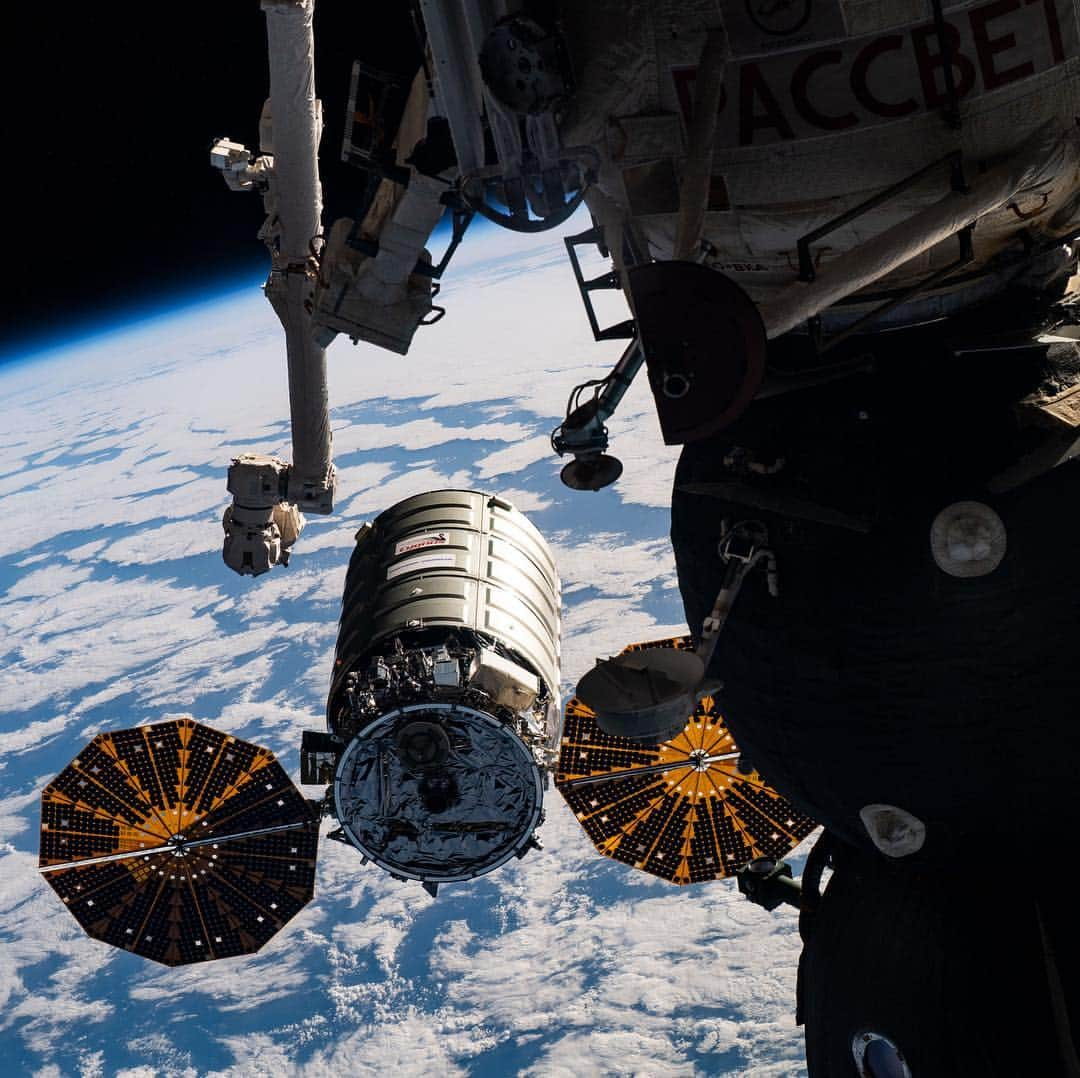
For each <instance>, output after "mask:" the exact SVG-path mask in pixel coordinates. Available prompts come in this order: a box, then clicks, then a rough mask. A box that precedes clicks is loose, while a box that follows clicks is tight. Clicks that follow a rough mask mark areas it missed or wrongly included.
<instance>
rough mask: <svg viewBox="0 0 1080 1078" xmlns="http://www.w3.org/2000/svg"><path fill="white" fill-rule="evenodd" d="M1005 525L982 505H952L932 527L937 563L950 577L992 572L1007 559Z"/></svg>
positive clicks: (935, 519)
mask: <svg viewBox="0 0 1080 1078" xmlns="http://www.w3.org/2000/svg"><path fill="white" fill-rule="evenodd" d="M1006 545H1007V542H1006V534H1005V523H1004V521H1003V520H1002V519H1001V517H999V516H998V515H997V513H996V512H994V510H993V509H991V508H990V506H988V505H984V504H983V503H982V502H953V504H952V505H947V506H946V507H945V508H944V509H942V510H941V512H940V513H938V515H937V516H936V517H934V522H933V524H931V525H930V551H931V553H932V554H933V555H934V563H935V564H936V565H937V567H938V568H939V569H940V570H941V571H942V572H943V573H948V574H949V576H956V577H976V576H986V575H987V574H989V573H992V572H993V571H994V570H995V569H996V568H997V567H998V566H999V565H1000V564H1001V560H1002V558H1004V557H1005V549H1006Z"/></svg>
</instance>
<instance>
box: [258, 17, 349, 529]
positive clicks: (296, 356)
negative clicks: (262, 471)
mask: <svg viewBox="0 0 1080 1078" xmlns="http://www.w3.org/2000/svg"><path fill="white" fill-rule="evenodd" d="M262 9H263V12H264V13H265V15H266V38H267V52H268V55H269V63H270V124H271V129H272V133H271V139H272V146H273V158H274V164H273V175H272V180H271V183H272V194H273V209H274V216H275V220H274V223H273V226H272V227H273V228H274V229H275V230H276V232H277V239H278V248H277V251H276V252H275V254H274V271H275V272H273V273H271V276H270V280H269V281H268V282H267V286H266V294H267V297H268V298H269V300H270V302H271V304H272V305H273V307H274V310H275V311H276V312H277V315H278V317H279V318H280V320H281V324H282V326H283V327H284V329H285V341H286V353H287V357H288V365H289V406H290V412H291V418H292V440H293V472H292V475H291V477H290V485H289V496H290V499H291V500H293V501H298V502H301V503H302V504H303V505H304V506H305V508H310V509H313V510H317V511H323V512H325V511H327V510H328V509H329V508H330V504H331V503H332V500H333V499H332V485H333V478H332V471H331V435H330V415H329V406H328V393H327V385H326V357H325V354H324V351H323V349H322V348H321V347H320V346H319V345H318V344H317V343H316V342H315V341H314V340H313V338H312V332H311V318H310V316H309V314H308V312H307V309H306V304H307V299H308V292H309V291H310V289H309V285H308V281H307V279H306V274H305V267H306V266H307V264H308V261H309V258H310V247H311V241H312V238H313V237H314V236H316V235H318V233H319V232H320V231H321V227H322V225H321V221H322V189H321V187H320V185H319V160H318V151H319V138H320V135H321V119H320V115H319V104H318V102H317V100H316V98H315V41H314V34H313V27H312V21H313V18H314V14H315V3H314V0H263V4H262ZM328 484H329V486H330V488H331V489H330V492H329V494H326V493H325V492H326V491H327V487H328ZM309 492H316V494H315V497H316V499H317V502H318V504H311V503H309V500H308V497H307V495H308V493H309Z"/></svg>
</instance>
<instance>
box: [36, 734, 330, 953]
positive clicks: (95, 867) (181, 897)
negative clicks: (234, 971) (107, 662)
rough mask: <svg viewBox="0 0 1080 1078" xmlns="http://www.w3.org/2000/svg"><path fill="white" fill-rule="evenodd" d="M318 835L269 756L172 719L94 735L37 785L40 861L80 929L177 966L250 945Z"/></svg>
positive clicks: (289, 890)
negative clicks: (46, 780) (53, 774)
mask: <svg viewBox="0 0 1080 1078" xmlns="http://www.w3.org/2000/svg"><path fill="white" fill-rule="evenodd" d="M318 838H319V832H318V814H317V813H316V812H315V810H314V809H313V807H312V803H311V802H309V801H308V800H307V799H306V798H305V797H304V796H303V795H302V794H301V793H300V791H299V790H297V788H296V787H295V786H294V785H293V784H292V782H291V781H290V780H289V777H288V775H286V773H285V771H284V770H283V769H282V767H281V765H280V764H279V763H278V762H277V760H276V759H275V758H274V755H273V753H271V752H270V751H268V750H267V749H264V748H260V747H259V746H258V745H253V744H251V743H250V742H248V741H241V740H239V739H238V738H235V737H232V736H231V735H229V734H225V733H221V732H219V731H217V730H212V729H211V728H210V727H208V726H203V725H202V724H200V723H197V722H195V721H194V720H193V719H190V718H183V719H175V720H172V721H169V722H163V723H156V724H154V725H152V726H140V727H136V728H135V729H130V730H115V731H112V732H110V733H104V734H99V735H98V736H97V737H95V738H94V740H93V741H91V742H90V743H89V744H88V745H87V746H86V747H85V748H84V749H83V751H82V752H81V753H80V754H79V755H78V756H77V757H76V758H75V759H74V760H72V761H71V763H70V764H68V766H67V767H65V768H64V770H63V771H61V772H60V774H59V775H57V776H56V778H54V779H53V780H52V782H50V783H49V785H48V786H46V788H45V790H44V792H43V793H42V795H41V848H40V860H39V867H40V870H41V872H42V873H43V875H44V876H45V879H46V880H47V881H48V883H49V885H50V886H51V887H52V889H53V890H54V891H55V892H56V893H57V894H58V895H59V896H60V898H61V899H62V901H63V902H64V904H65V905H66V906H67V907H68V909H69V910H70V911H71V913H72V914H73V916H74V917H75V919H76V920H77V921H78V922H79V924H80V925H82V927H83V929H84V930H85V931H86V932H87V934H88V935H90V936H92V937H94V938H95V939H100V940H104V941H105V942H106V943H110V944H112V945H113V946H114V947H119V948H122V949H123V950H126V951H132V952H134V953H135V954H138V955H141V956H142V957H144V958H150V959H153V960H154V961H156V962H161V963H164V964H165V965H168V966H178V965H186V964H189V963H195V962H202V961H205V960H207V959H212V958H226V957H231V956H234V955H242V954H250V953H252V952H254V951H257V950H259V948H261V947H262V946H263V944H265V943H266V942H267V941H268V940H269V939H270V938H271V937H272V936H273V935H274V934H275V933H276V932H277V931H279V930H280V929H281V928H282V927H283V926H284V925H285V924H286V922H287V921H289V920H290V918H292V917H294V916H295V915H296V914H297V913H298V912H299V911H300V910H301V909H302V908H303V907H304V906H305V905H306V904H307V903H308V902H309V901H310V900H311V898H312V895H313V893H314V883H315V857H316V853H317V847H318Z"/></svg>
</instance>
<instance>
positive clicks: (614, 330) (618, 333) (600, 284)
mask: <svg viewBox="0 0 1080 1078" xmlns="http://www.w3.org/2000/svg"><path fill="white" fill-rule="evenodd" d="M564 242H565V243H566V253H567V255H568V256H569V258H570V266H571V268H572V269H573V271H574V280H575V281H577V286H578V291H579V292H580V293H581V302H582V303H583V304H584V305H585V314H586V315H587V316H588V319H589V328H590V329H591V330H592V335H593V340H596V341H616V340H632V339H633V337H634V332H635V331H634V320H633V319H632V318H628V319H626V320H625V321H623V322H616V323H615V324H614V325H611V326H607V327H606V328H604V329H601V328H600V323H599V322H598V321H597V318H596V309H595V308H594V307H593V303H592V297H591V295H590V293H591V292H596V291H600V290H608V289H613V290H618V291H621V290H622V284H621V282H620V281H619V275H618V274H617V273H616V272H615V271H614V270H612V271H610V272H609V273H602V274H601V275H600V276H599V277H593V278H592V279H591V280H586V279H585V275H584V274H583V273H582V272H581V261H580V259H579V258H578V255H577V251H576V250H575V248H576V247H581V246H586V245H588V244H596V246H597V247H599V248H601V249H603V246H604V233H603V230H602V229H601V228H600V226H599V225H593V227H592V228H589V229H586V230H585V231H584V232H579V233H578V234H577V235H576V236H567V237H566V238H565V240H564Z"/></svg>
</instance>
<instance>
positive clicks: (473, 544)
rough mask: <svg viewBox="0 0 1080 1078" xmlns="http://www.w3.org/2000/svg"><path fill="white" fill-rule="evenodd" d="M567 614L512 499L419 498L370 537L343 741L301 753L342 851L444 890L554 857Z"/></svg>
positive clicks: (343, 707)
mask: <svg viewBox="0 0 1080 1078" xmlns="http://www.w3.org/2000/svg"><path fill="white" fill-rule="evenodd" d="M559 607H560V585H559V577H558V573H557V572H556V569H555V563H554V560H553V558H552V556H551V551H550V550H549V548H548V545H547V543H546V542H545V541H544V538H543V536H541V534H540V533H539V532H538V531H537V530H536V528H535V527H534V526H533V525H532V524H531V523H530V522H529V521H528V520H527V519H526V518H525V516H523V515H522V514H521V513H520V512H518V511H517V510H516V509H515V508H514V507H513V506H512V505H510V503H509V502H506V501H504V500H503V499H501V498H498V497H493V496H491V495H488V494H481V493H476V492H474V491H463V490H441V491H433V492H431V493H428V494H419V495H416V496H415V497H412V498H407V499H406V500H405V501H403V502H399V503H398V504H397V505H395V506H393V507H392V508H390V509H387V510H386V511H385V512H383V513H381V514H380V515H379V516H378V517H377V518H376V519H375V521H374V522H373V523H372V524H369V525H365V526H364V527H363V528H361V529H360V531H359V532H357V536H356V549H355V551H354V552H353V555H352V559H351V561H350V562H349V571H348V575H347V577H346V580H345V594H344V598H343V600H342V611H341V624H340V628H339V632H338V642H337V655H336V659H335V663H334V671H333V676H332V680H331V685H330V697H329V700H328V703H327V728H328V732H327V733H326V734H315V733H310V732H309V733H307V734H305V736H304V746H303V751H302V771H303V781H304V782H305V783H307V782H315V783H318V782H325V783H327V784H328V786H329V789H328V797H327V803H328V806H329V808H330V811H331V812H332V813H333V815H334V816H335V817H336V818H337V820H338V822H339V823H340V825H341V826H340V830H339V831H336V832H334V833H333V835H332V836H331V837H336V838H338V839H340V840H341V841H344V842H347V843H351V844H352V845H354V846H355V847H356V848H357V849H358V850H359V851H360V852H361V853H362V854H363V855H364V857H365V859H367V860H370V861H373V862H375V864H377V865H378V866H379V867H380V868H383V869H386V870H387V871H388V872H390V873H391V874H392V875H394V876H395V877H398V878H401V879H413V880H419V881H421V882H422V883H423V884H424V885H425V886H426V887H427V888H428V890H430V891H434V890H435V889H436V888H437V886H438V885H439V884H440V883H448V882H452V881H458V880H467V879H471V878H473V877H475V876H480V875H483V874H484V873H486V872H490V871H491V870H492V869H495V868H498V867H499V865H501V864H503V863H504V862H505V861H507V860H508V859H509V858H510V857H512V856H515V855H516V856H518V857H521V856H524V854H525V853H527V852H528V850H529V849H530V848H532V847H535V846H538V845H539V843H538V842H537V839H536V829H537V827H538V826H539V825H540V823H541V822H542V820H543V790H544V787H545V786H546V784H547V767H548V764H549V763H550V761H551V759H552V755H553V751H554V748H555V745H556V742H557V741H558V736H559V723H560V706H559V697H558V693H559V629H560V614H559Z"/></svg>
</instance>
